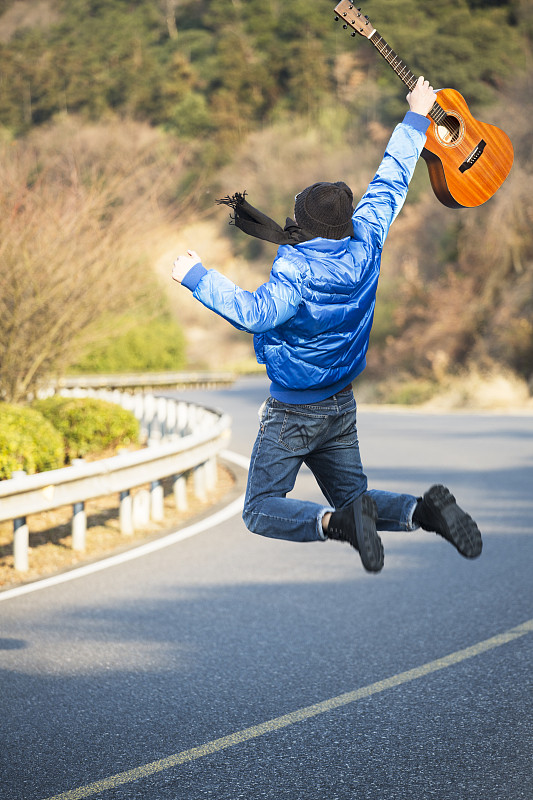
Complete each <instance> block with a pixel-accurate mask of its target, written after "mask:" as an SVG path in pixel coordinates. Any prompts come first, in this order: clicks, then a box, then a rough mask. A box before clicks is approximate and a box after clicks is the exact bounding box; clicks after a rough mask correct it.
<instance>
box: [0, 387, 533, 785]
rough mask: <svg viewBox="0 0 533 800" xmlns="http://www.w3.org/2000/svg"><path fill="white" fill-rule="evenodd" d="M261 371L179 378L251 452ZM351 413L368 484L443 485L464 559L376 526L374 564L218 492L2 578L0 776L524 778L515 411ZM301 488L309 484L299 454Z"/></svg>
mask: <svg viewBox="0 0 533 800" xmlns="http://www.w3.org/2000/svg"><path fill="white" fill-rule="evenodd" d="M266 391H267V386H266V383H265V381H264V380H263V379H253V380H246V381H241V382H238V383H237V384H235V386H234V387H232V388H231V389H227V390H220V391H216V392H201V391H198V392H190V393H189V392H188V393H187V396H188V397H190V398H191V399H199V400H202V401H203V402H206V403H208V404H210V405H216V406H219V407H221V408H223V410H225V411H228V412H229V413H230V414H232V416H233V418H234V434H233V441H232V443H231V448H232V449H233V450H234V451H236V452H237V453H239V454H241V455H242V456H244V457H246V456H247V455H248V454H249V451H250V449H251V445H252V442H253V438H254V436H255V431H256V426H257V415H256V410H257V407H258V406H259V404H260V403H261V401H262V399H263V398H264V396H265V393H266ZM359 433H360V439H361V448H362V455H363V460H364V463H365V467H366V469H367V472H368V475H369V481H370V484H371V485H372V486H375V487H379V488H389V489H392V490H407V491H411V492H413V493H414V494H418V493H421V492H422V491H424V489H425V488H426V487H427V486H429V485H430V484H431V483H433V482H436V481H442V482H445V483H447V484H448V485H449V486H450V488H452V490H453V491H454V492H455V494H456V495H457V497H458V499H459V501H460V502H461V504H462V505H463V506H465V507H466V508H467V509H468V510H469V511H470V512H471V513H472V514H473V516H474V517H475V518H476V519H477V521H478V523H479V525H480V528H481V530H482V532H483V535H484V550H483V554H482V556H481V558H480V559H478V560H476V561H474V562H470V561H467V560H465V559H462V558H461V557H460V556H459V555H458V554H457V553H456V552H455V551H454V550H453V548H451V547H450V546H449V545H448V544H447V543H446V542H444V541H443V540H441V539H439V538H438V537H435V536H432V535H431V534H428V533H424V532H417V533H414V534H383V539H384V544H385V568H384V570H383V572H382V573H380V574H379V575H369V574H367V573H365V572H364V570H363V569H362V567H361V565H360V562H359V560H358V557H357V555H356V554H354V553H352V552H351V551H350V549H349V548H348V547H347V546H344V545H340V544H338V543H335V542H327V543H324V544H322V543H315V544H308V545H298V544H291V543H286V542H276V541H270V540H265V539H261V538H259V537H254V536H253V535H251V534H249V533H248V532H247V531H246V530H245V528H244V526H243V524H242V522H241V520H240V516H239V514H238V513H236V514H234V515H233V516H229V517H228V518H226V519H222V520H219V522H218V524H217V525H215V526H213V527H210V528H207V529H206V530H204V531H202V532H197V533H196V535H194V536H191V537H189V538H186V539H183V540H181V541H175V542H174V543H172V544H169V546H167V547H165V548H164V549H160V550H156V551H154V552H147V553H145V554H143V556H142V557H140V558H136V559H133V560H130V561H127V562H125V563H117V564H115V565H113V566H111V567H109V568H107V569H105V570H102V571H96V572H92V573H91V574H86V575H83V576H80V577H78V578H76V579H75V580H69V581H66V582H64V583H60V584H56V585H48V586H46V587H45V588H42V589H40V590H36V591H32V592H31V593H28V594H25V595H20V596H12V597H7V598H5V600H4V601H3V602H0V614H1V620H2V621H1V628H0V669H1V676H2V684H1V685H2V700H1V707H0V730H1V741H2V747H1V748H0V778H1V779H0V797H1V798H5V799H6V800H8V799H9V800H45V798H46V799H47V800H48V798H54V800H59V798H61V800H75V799H76V798H82V797H93V798H101V799H102V800H118V799H120V800H125V799H126V798H128V800H131V798H142V800H144V799H145V798H146V800H148V799H149V800H166V799H167V798H168V800H171V799H172V800H182V798H183V800H198V799H199V798H203V797H209V798H216V800H236V798H246V800H260V799H261V800H263V798H268V799H270V798H272V800H283V799H284V798H287V800H289V798H290V800H295V798H302V800H303V799H304V798H305V800H323V798H328V800H329V799H331V800H352V798H357V799H358V800H378V798H379V800H393V799H394V800H396V798H398V800H400V798H401V800H405V799H411V798H412V800H421V799H424V800H425V798H432V797H435V798H438V800H448V799H449V800H452V799H453V800H457V798H460V800H465V799H467V798H468V800H470V798H471V799H472V800H505V799H506V798H509V800H530V798H531V796H532V795H533V782H532V770H531V755H532V750H533V723H532V720H533V713H532V712H533V708H532V705H533V703H532V692H531V661H532V651H533V590H532V581H531V572H532V570H531V568H532V564H533V536H532V523H531V519H532V517H533V513H532V512H533V492H532V489H533V419H532V418H531V417H528V416H511V415H497V414H494V415H491V414H483V415H472V414H453V415H439V414H420V413H414V412H409V413H407V412H394V413H380V412H378V411H373V410H370V409H365V408H362V409H361V410H360V413H359ZM296 491H297V492H298V493H299V495H300V496H305V497H308V498H318V497H319V494H318V489H317V488H316V486H315V485H314V482H313V479H312V476H310V474H309V473H308V472H307V471H306V470H303V471H302V475H301V478H300V479H299V481H298V484H297V487H296ZM0 598H1V595H0Z"/></svg>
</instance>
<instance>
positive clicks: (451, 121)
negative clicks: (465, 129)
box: [437, 114, 461, 145]
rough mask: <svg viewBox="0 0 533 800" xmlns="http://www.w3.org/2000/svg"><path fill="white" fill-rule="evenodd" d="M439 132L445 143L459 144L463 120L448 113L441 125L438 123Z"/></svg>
mask: <svg viewBox="0 0 533 800" xmlns="http://www.w3.org/2000/svg"><path fill="white" fill-rule="evenodd" d="M437 134H438V136H439V139H441V141H442V142H444V144H448V145H453V144H457V142H458V141H459V137H460V135H461V121H460V120H459V119H457V117H454V116H452V115H451V114H447V115H446V117H445V118H444V119H443V120H442V122H441V123H440V125H437Z"/></svg>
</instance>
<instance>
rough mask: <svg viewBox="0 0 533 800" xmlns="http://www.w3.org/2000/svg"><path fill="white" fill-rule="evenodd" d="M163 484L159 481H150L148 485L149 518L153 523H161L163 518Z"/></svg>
mask: <svg viewBox="0 0 533 800" xmlns="http://www.w3.org/2000/svg"><path fill="white" fill-rule="evenodd" d="M163 501H164V496H163V484H162V483H161V481H152V483H151V484H150V518H151V519H152V520H154V522H161V521H162V520H163V519H164V516H165V507H164V502H163Z"/></svg>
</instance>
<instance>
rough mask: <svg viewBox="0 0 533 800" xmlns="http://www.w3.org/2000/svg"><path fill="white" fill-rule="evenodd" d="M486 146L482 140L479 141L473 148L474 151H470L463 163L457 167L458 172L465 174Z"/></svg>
mask: <svg viewBox="0 0 533 800" xmlns="http://www.w3.org/2000/svg"><path fill="white" fill-rule="evenodd" d="M486 146H487V143H486V142H485V141H484V140H483V139H481V141H480V142H479V144H477V145H476V146H475V147H474V149H473V150H472V152H471V153H470V155H469V156H468V158H465V160H464V161H463V163H462V164H461V166H460V167H459V172H466V171H467V169H470V167H473V166H474V164H475V163H476V161H477V160H478V158H479V157H480V156H481V155H482V153H483V150H484V149H485V147H486Z"/></svg>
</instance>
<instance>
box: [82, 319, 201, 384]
mask: <svg viewBox="0 0 533 800" xmlns="http://www.w3.org/2000/svg"><path fill="white" fill-rule="evenodd" d="M184 366H185V337H184V335H183V331H182V329H181V328H180V326H179V325H178V323H177V322H176V321H175V320H174V319H173V318H172V317H170V316H163V317H159V318H158V319H154V320H150V321H146V320H141V321H138V322H136V324H135V325H134V327H132V328H131V329H130V330H129V331H128V332H127V333H124V334H121V335H118V336H114V337H111V338H110V339H109V340H108V341H106V342H105V343H104V344H102V345H100V346H97V347H94V348H93V349H91V350H89V351H88V352H86V353H85V355H84V356H83V357H82V358H81V359H80V360H79V361H78V363H77V364H75V365H74V366H73V367H72V369H71V372H77V373H79V372H81V373H96V374H98V373H104V374H105V373H108V374H109V373H111V374H115V373H123V372H165V371H166V370H170V371H174V370H179V369H183V367H184Z"/></svg>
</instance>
